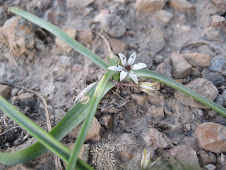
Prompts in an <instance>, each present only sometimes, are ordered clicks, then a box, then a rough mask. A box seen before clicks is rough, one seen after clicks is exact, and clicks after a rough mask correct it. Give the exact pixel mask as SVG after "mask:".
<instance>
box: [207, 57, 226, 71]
mask: <svg viewBox="0 0 226 170" xmlns="http://www.w3.org/2000/svg"><path fill="white" fill-rule="evenodd" d="M225 63H226V56H225V57H222V56H216V57H214V58H213V59H212V60H211V63H210V66H209V70H210V71H216V72H220V71H221V69H222V68H223V66H224V64H225Z"/></svg>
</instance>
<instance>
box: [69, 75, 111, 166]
mask: <svg viewBox="0 0 226 170" xmlns="http://www.w3.org/2000/svg"><path fill="white" fill-rule="evenodd" d="M114 74H115V73H114V72H107V73H105V75H104V76H103V77H102V79H101V80H100V82H99V83H98V85H97V87H96V90H95V92H94V95H93V98H92V101H91V105H90V107H89V111H88V115H87V117H86V119H85V121H84V123H83V125H82V128H81V130H80V132H79V136H78V138H77V139H76V143H75V145H74V148H73V151H72V152H71V156H70V159H69V162H68V166H67V170H72V169H74V168H75V167H76V163H77V160H78V155H79V152H80V149H81V147H82V145H83V143H84V142H85V139H86V136H87V133H88V131H89V128H90V125H91V123H92V120H93V117H94V115H95V113H96V110H97V107H98V105H99V103H100V100H101V98H102V95H103V92H104V89H105V87H106V84H107V83H108V81H109V79H110V78H111V77H112V76H113V75H114Z"/></svg>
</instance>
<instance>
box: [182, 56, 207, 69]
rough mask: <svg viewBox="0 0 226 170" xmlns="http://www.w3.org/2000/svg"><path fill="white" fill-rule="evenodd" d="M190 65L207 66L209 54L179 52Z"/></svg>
mask: <svg viewBox="0 0 226 170" xmlns="http://www.w3.org/2000/svg"><path fill="white" fill-rule="evenodd" d="M181 56H182V57H184V58H185V60H187V62H188V63H189V64H191V65H192V66H200V67H208V66H209V65H210V56H209V55H207V54H200V53H187V54H181Z"/></svg>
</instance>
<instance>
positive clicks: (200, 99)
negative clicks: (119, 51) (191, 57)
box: [134, 70, 226, 117]
mask: <svg viewBox="0 0 226 170" xmlns="http://www.w3.org/2000/svg"><path fill="white" fill-rule="evenodd" d="M134 72H135V73H136V75H137V76H138V77H143V78H150V79H153V80H156V81H159V82H160V83H163V84H166V85H168V86H170V87H173V88H175V89H177V90H180V91H181V92H183V93H185V94H187V95H188V96H191V97H192V98H194V99H195V100H197V101H198V102H200V103H202V104H204V105H206V106H208V107H210V108H211V109H213V110H215V111H216V112H218V113H220V114H221V115H223V116H224V117H226V109H225V108H223V107H221V106H220V105H218V104H217V103H214V102H212V101H211V100H209V99H207V98H205V97H203V96H201V95H200V94H198V93H196V92H194V91H192V90H191V89H189V88H187V87H185V86H183V85H182V84H180V83H178V82H176V81H174V80H173V79H170V78H168V77H165V76H163V75H161V74H158V73H155V72H153V71H150V70H137V71H134Z"/></svg>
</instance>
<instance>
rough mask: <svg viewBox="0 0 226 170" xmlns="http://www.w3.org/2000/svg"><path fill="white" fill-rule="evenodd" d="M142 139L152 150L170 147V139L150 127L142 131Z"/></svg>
mask: <svg viewBox="0 0 226 170" xmlns="http://www.w3.org/2000/svg"><path fill="white" fill-rule="evenodd" d="M142 138H143V139H144V141H145V142H146V145H147V146H148V147H150V146H153V147H154V149H158V148H167V147H169V146H171V141H170V139H169V138H168V137H167V136H166V135H165V134H163V133H161V132H159V131H158V130H157V129H155V128H152V127H150V128H149V129H148V130H144V131H143V133H142Z"/></svg>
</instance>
